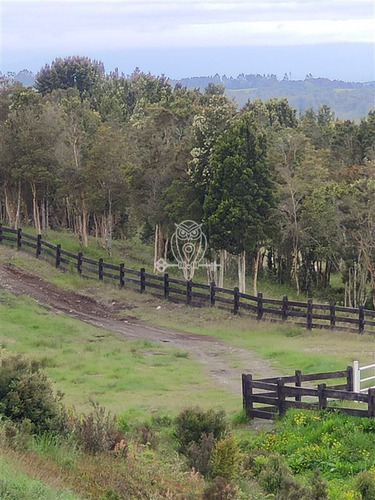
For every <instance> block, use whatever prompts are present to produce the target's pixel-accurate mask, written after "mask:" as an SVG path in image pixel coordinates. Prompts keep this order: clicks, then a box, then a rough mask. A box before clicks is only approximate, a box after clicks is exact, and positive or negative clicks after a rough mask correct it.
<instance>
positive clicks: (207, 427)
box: [175, 407, 228, 454]
mask: <svg viewBox="0 0 375 500" xmlns="http://www.w3.org/2000/svg"><path fill="white" fill-rule="evenodd" d="M227 429H228V423H227V420H226V416H225V413H224V412H223V411H214V410H207V411H204V410H202V409H201V408H199V407H195V408H187V409H185V410H183V411H182V412H181V413H180V414H179V415H178V416H177V417H176V419H175V437H176V439H177V441H178V443H179V451H180V453H185V454H186V452H187V450H188V448H189V446H190V445H191V443H197V444H198V443H200V442H201V439H202V434H206V435H209V434H210V433H212V434H213V437H214V439H215V440H218V439H220V438H221V437H222V436H223V435H224V434H225V433H226V432H227Z"/></svg>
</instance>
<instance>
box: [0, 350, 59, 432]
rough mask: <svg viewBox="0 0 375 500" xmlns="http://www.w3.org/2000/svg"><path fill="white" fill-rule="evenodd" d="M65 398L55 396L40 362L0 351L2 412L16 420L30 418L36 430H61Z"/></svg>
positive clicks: (0, 398) (20, 421)
mask: <svg viewBox="0 0 375 500" xmlns="http://www.w3.org/2000/svg"><path fill="white" fill-rule="evenodd" d="M61 397H62V396H61V395H60V394H59V395H57V396H55V395H54V393H53V390H52V385H51V382H50V381H49V380H48V378H47V377H46V375H45V374H44V373H42V372H41V371H40V369H39V365H38V363H36V362H35V361H29V360H27V359H26V358H24V357H22V356H19V355H18V356H14V355H5V354H4V353H1V352H0V415H2V416H3V417H5V418H8V419H9V420H11V421H12V422H15V423H22V422H24V421H29V422H30V423H31V424H32V426H33V427H34V428H35V430H36V432H44V431H53V430H61V429H62V428H63V426H64V422H65V412H64V409H63V407H62V404H61Z"/></svg>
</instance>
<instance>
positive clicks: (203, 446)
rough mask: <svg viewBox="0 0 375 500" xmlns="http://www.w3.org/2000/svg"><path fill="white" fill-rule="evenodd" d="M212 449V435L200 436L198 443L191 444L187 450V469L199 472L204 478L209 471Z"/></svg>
mask: <svg viewBox="0 0 375 500" xmlns="http://www.w3.org/2000/svg"><path fill="white" fill-rule="evenodd" d="M213 448H214V435H213V434H212V432H211V433H210V434H208V435H207V434H204V433H203V434H202V435H201V439H200V443H191V444H190V446H189V448H188V450H187V457H188V463H189V467H191V468H194V469H195V470H197V471H199V472H200V473H201V474H203V475H204V476H206V475H208V473H209V471H210V459H211V453H212V450H213Z"/></svg>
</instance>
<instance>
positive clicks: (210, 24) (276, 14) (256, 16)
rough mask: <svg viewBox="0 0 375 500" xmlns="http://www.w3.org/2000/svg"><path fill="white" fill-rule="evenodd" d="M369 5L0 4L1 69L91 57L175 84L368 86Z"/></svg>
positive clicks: (352, 1) (81, 0)
mask: <svg viewBox="0 0 375 500" xmlns="http://www.w3.org/2000/svg"><path fill="white" fill-rule="evenodd" d="M374 21H375V19H374V1H373V0H315V1H310V0H293V1H292V0H232V1H226V0H203V1H196V0H180V1H176V0H164V1H158V0H138V1H126V0H118V1H108V2H104V1H99V0H97V1H95V0H94V1H93V0H78V1H77V0H76V1H74V2H66V1H57V0H56V1H40V0H39V1H35V0H29V1H18V0H12V1H5V2H4V1H3V4H2V28H3V29H2V44H1V45H2V71H17V70H20V69H23V68H28V69H31V70H32V71H34V72H35V71H37V70H38V69H40V67H41V66H43V65H44V64H45V63H47V62H48V63H49V62H51V61H52V60H53V59H54V58H55V57H59V56H60V57H61V56H67V55H77V54H79V55H88V56H90V57H92V58H95V59H100V60H102V61H103V62H104V64H105V67H106V70H111V69H114V68H115V67H118V68H119V69H120V71H124V72H125V73H130V72H132V71H133V69H134V68H135V66H139V67H140V68H141V70H143V71H151V72H152V73H154V74H162V73H164V74H166V75H167V76H170V77H172V78H180V77H184V76H193V75H195V76H198V75H209V74H214V73H216V72H218V73H219V74H223V73H225V74H227V75H228V76H229V75H232V76H237V74H238V73H262V74H263V73H274V74H277V75H278V76H282V75H283V74H284V72H291V73H292V77H294V78H303V77H304V76H305V75H306V73H312V74H313V75H314V76H328V77H330V78H342V79H347V80H357V81H368V80H374V79H375V77H374Z"/></svg>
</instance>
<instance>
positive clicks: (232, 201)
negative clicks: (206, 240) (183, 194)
mask: <svg viewBox="0 0 375 500" xmlns="http://www.w3.org/2000/svg"><path fill="white" fill-rule="evenodd" d="M266 152H267V146H266V138H265V135H264V134H263V133H261V132H260V131H259V130H258V129H257V126H256V123H255V120H254V118H253V116H252V114H251V113H250V112H248V113H245V114H243V115H242V116H241V117H240V118H238V119H237V120H236V121H234V122H233V123H232V124H231V126H230V127H229V128H228V130H227V131H226V132H225V133H224V134H223V136H222V137H221V138H220V139H218V141H217V142H216V144H215V146H214V148H213V151H212V155H211V169H212V180H211V183H210V186H209V190H208V194H207V196H206V199H205V203H204V211H205V217H206V219H207V224H208V233H209V237H210V242H211V245H212V246H213V247H214V248H216V249H225V250H228V251H229V252H231V253H234V254H239V253H241V252H243V251H244V250H252V249H253V248H254V246H255V245H256V244H257V243H258V242H260V241H263V239H264V237H265V234H266V233H267V228H269V223H268V219H269V217H270V215H271V210H272V208H273V207H274V206H275V197H274V193H273V188H274V186H273V182H272V179H271V175H270V171H269V168H268V164H267V162H266Z"/></svg>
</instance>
